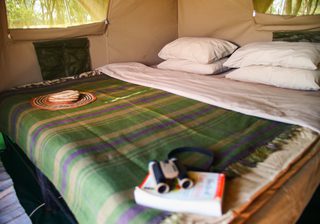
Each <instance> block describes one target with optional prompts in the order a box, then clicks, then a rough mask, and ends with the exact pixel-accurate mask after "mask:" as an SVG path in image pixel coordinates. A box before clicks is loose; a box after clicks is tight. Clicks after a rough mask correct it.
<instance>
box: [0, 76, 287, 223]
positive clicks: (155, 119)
mask: <svg viewBox="0 0 320 224" xmlns="http://www.w3.org/2000/svg"><path fill="white" fill-rule="evenodd" d="M66 89H75V90H79V91H86V92H91V93H93V94H95V95H96V97H97V100H96V101H95V102H92V103H90V104H88V105H85V106H83V107H79V108H75V109H69V110H60V111H47V110H41V109H37V108H34V107H32V106H31V104H30V100H31V98H32V97H35V96H39V95H43V94H48V93H54V92H57V91H62V90H66ZM0 122H1V123H0V128H1V129H0V131H1V132H3V133H5V134H6V135H8V136H9V137H10V138H11V139H12V140H13V141H15V142H16V143H17V144H18V145H19V146H20V147H21V148H22V149H23V150H24V152H25V153H26V155H27V156H28V157H29V158H30V159H31V161H32V162H33V163H34V164H35V165H36V166H37V167H38V168H39V169H40V170H41V171H42V172H43V173H44V174H45V175H46V176H47V177H48V178H49V179H50V180H51V182H52V183H53V184H54V185H55V186H56V188H57V189H58V190H59V191H60V193H61V194H62V196H63V198H64V199H65V201H66V202H67V204H68V206H69V207H70V209H71V210H72V212H73V213H74V215H75V216H76V218H77V220H78V221H79V222H80V223H128V222H129V223H157V222H160V221H161V220H162V219H163V218H164V216H166V215H168V213H164V212H161V211H158V210H153V209H148V208H145V207H142V206H139V205H136V204H135V203H134V200H133V189H134V186H136V185H139V184H140V183H141V181H142V180H143V179H144V177H145V176H146V174H147V164H148V162H149V161H150V160H154V159H158V160H163V159H166V156H167V154H168V152H169V151H171V150H172V149H174V148H177V147H182V146H193V147H203V148H207V149H210V150H213V151H214V153H215V165H214V168H215V170H218V171H223V170H225V169H226V168H228V166H230V165H231V164H234V163H236V162H239V161H240V160H242V159H243V158H245V157H247V156H250V154H252V153H254V152H255V150H257V149H258V148H260V147H261V146H263V145H265V144H267V143H268V142H270V141H272V140H273V139H274V138H276V137H277V136H279V135H281V134H283V133H285V132H287V131H288V130H290V129H291V128H292V125H287V124H283V123H279V122H274V121H269V120H265V119H260V118H256V117H252V116H246V115H243V114H240V113H237V112H233V111H229V110H225V109H221V108H218V107H216V106H212V105H208V104H204V103H201V102H198V101H195V100H191V99H188V98H184V97H181V96H177V95H174V94H171V93H168V92H164V91H161V90H156V89H152V88H148V87H143V86H139V85H134V84H130V83H126V82H123V81H120V80H116V79H113V78H110V77H108V76H105V75H99V76H94V77H86V78H80V79H76V80H67V81H64V82H62V83H55V84H52V85H48V86H45V87H41V86H38V87H34V88H25V89H16V90H12V91H9V92H5V93H3V94H2V95H1V97H0Z"/></svg>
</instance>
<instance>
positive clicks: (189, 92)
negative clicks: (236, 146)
mask: <svg viewBox="0 0 320 224" xmlns="http://www.w3.org/2000/svg"><path fill="white" fill-rule="evenodd" d="M98 70H100V71H101V72H103V73H105V74H107V75H109V76H111V77H114V78H117V79H120V80H123V81H126V82H131V83H135V84H139V85H143V86H148V87H153V88H157V89H162V90H165V91H168V92H172V93H174V94H177V95H181V96H184V97H188V98H191V99H195V100H199V101H202V102H205V103H208V104H212V105H216V106H219V107H222V108H226V109H230V110H234V111H238V112H241V113H244V114H248V115H252V116H257V117H262V118H266V119H271V120H276V121H280V122H285V123H290V124H296V125H300V126H303V127H308V128H311V129H312V130H314V131H317V132H318V133H320V91H301V90H290V89H283V88H278V87H272V86H267V85H262V84H254V83H246V82H239V81H234V80H229V79H226V78H224V77H221V76H218V77H217V76H203V75H198V74H192V73H186V72H177V71H169V70H160V69H156V68H152V67H148V66H145V65H143V64H140V63H135V62H131V63H116V64H109V65H105V66H103V67H100V68H98Z"/></svg>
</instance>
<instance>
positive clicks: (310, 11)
mask: <svg viewBox="0 0 320 224" xmlns="http://www.w3.org/2000/svg"><path fill="white" fill-rule="evenodd" d="M253 3H254V9H255V11H256V12H258V13H264V14H271V15H285V16H286V15H294V16H305V15H320V0H264V1H261V0H253Z"/></svg>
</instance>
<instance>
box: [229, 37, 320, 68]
mask: <svg viewBox="0 0 320 224" xmlns="http://www.w3.org/2000/svg"><path fill="white" fill-rule="evenodd" d="M319 63H320V44H319V43H307V42H284V41H275V42H258V43H251V44H247V45H245V46H243V47H241V48H239V49H238V50H237V51H235V52H234V53H233V54H232V55H231V57H230V58H229V59H228V61H227V62H226V63H225V64H224V65H225V66H227V67H231V68H241V67H245V66H250V65H268V66H269V65H270V66H281V67H287V68H301V69H310V70H316V69H317V67H318V64H319Z"/></svg>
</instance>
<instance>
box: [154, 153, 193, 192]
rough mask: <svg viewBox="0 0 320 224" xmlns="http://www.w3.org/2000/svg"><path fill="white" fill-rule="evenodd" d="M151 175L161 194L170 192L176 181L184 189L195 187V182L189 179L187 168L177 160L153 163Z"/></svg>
mask: <svg viewBox="0 0 320 224" xmlns="http://www.w3.org/2000/svg"><path fill="white" fill-rule="evenodd" d="M149 173H150V175H151V176H152V177H153V179H154V182H155V189H156V191H157V192H158V193H161V194H162V193H167V192H169V191H170V188H171V187H173V186H172V185H173V184H174V182H175V180H177V181H178V185H179V186H180V187H181V188H183V189H188V188H191V187H192V186H193V181H192V180H191V179H190V178H189V177H188V174H187V171H186V169H185V167H184V166H183V165H182V164H181V163H180V162H179V161H178V160H177V159H176V158H171V159H169V160H166V161H160V162H158V161H154V160H153V161H151V162H150V163H149Z"/></svg>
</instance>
